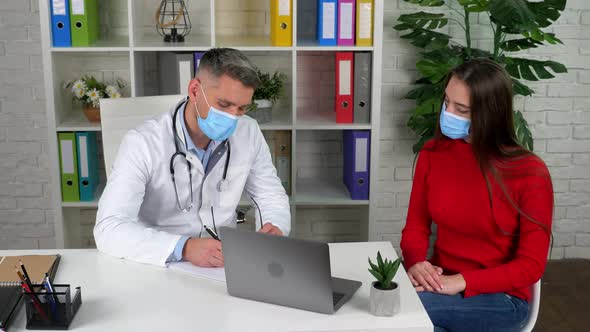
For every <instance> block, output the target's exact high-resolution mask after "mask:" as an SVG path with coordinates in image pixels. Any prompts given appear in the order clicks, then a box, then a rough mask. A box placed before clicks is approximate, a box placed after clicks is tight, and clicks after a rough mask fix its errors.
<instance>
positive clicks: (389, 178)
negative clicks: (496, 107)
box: [377, 0, 590, 259]
mask: <svg viewBox="0 0 590 332" xmlns="http://www.w3.org/2000/svg"><path fill="white" fill-rule="evenodd" d="M567 8H568V9H567V10H566V11H565V12H564V13H563V15H562V17H561V18H560V19H559V21H558V22H557V23H556V24H555V25H554V26H553V27H552V28H551V30H552V31H553V32H555V33H556V34H557V37H559V38H561V39H562V40H563V41H564V43H565V45H559V46H550V47H540V48H538V49H535V50H532V51H530V54H526V56H527V57H530V58H540V59H547V60H549V59H550V60H555V61H559V62H562V63H564V64H565V65H566V67H568V69H569V73H567V74H564V75H559V77H557V78H555V79H552V80H544V81H539V82H535V83H534V84H530V86H531V87H532V88H533V89H534V90H535V91H536V94H535V95H534V96H533V97H529V98H526V99H524V108H523V106H522V105H523V104H522V101H519V102H516V103H515V105H516V106H517V107H518V108H519V109H521V110H522V111H523V112H524V115H525V117H526V119H527V120H528V121H529V124H530V126H531V129H532V131H533V137H534V138H535V145H536V146H535V152H537V153H538V154H539V155H540V156H541V157H542V158H543V159H544V160H545V161H546V162H547V165H548V166H549V168H550V172H551V174H552V176H553V180H554V187H555V192H556V194H555V205H556V208H555V213H554V228H553V233H554V236H555V243H554V249H553V253H552V258H555V259H560V258H573V257H580V258H590V219H588V216H589V215H590V189H588V188H589V187H590V126H589V125H588V124H589V123H590V98H589V97H590V85H589V84H588V83H589V82H590V58H589V57H588V54H590V37H588V36H590V33H589V32H590V1H586V0H569V1H568V4H567ZM423 9H424V8H420V7H417V6H412V5H409V4H407V3H405V2H403V1H401V0H397V1H385V16H384V30H385V31H384V36H385V40H384V47H383V71H384V75H383V85H382V95H383V98H382V105H381V107H382V111H381V112H382V115H381V118H382V121H383V122H382V123H381V128H382V133H381V146H382V158H381V172H380V174H379V180H380V182H379V189H378V192H379V194H378V197H377V199H378V202H379V204H380V205H379V206H380V207H379V209H378V219H379V220H380V222H379V227H378V229H379V231H380V233H379V238H381V239H388V240H392V241H393V244H394V246H396V247H399V237H400V231H399V228H400V227H399V225H400V223H402V224H403V223H405V211H404V210H405V209H406V208H407V203H408V198H409V192H410V190H411V185H410V184H409V183H410V182H409V178H408V176H409V175H410V174H409V171H408V168H409V167H411V165H412V160H413V157H414V155H413V154H412V152H411V145H412V144H413V143H414V142H415V139H414V137H413V136H406V135H407V128H406V121H407V119H408V110H409V109H410V106H411V104H403V103H401V102H400V100H399V98H400V97H402V96H403V94H404V93H405V92H406V91H408V90H409V89H410V85H409V84H407V81H408V78H410V77H413V75H414V74H413V70H414V69H415V67H414V66H415V60H416V55H415V53H416V51H417V49H416V48H414V47H412V46H411V45H409V44H408V43H407V42H406V41H403V40H401V39H400V38H399V34H398V33H397V32H395V31H393V29H392V26H394V25H395V24H397V23H396V20H397V17H399V15H400V14H402V13H407V12H411V11H419V10H423ZM472 21H474V20H473V19H472ZM479 22H480V23H482V24H483V25H484V26H482V27H478V28H476V29H475V30H476V35H475V36H476V39H482V38H484V40H478V42H477V44H478V45H488V44H489V42H490V40H489V39H491V38H490V37H491V35H490V34H489V33H486V29H487V28H488V27H489V25H488V26H487V27H486V25H487V24H488V23H487V22H486V21H485V20H481V17H480V21H479ZM455 30H457V29H455V27H452V28H451V31H455ZM393 76H397V77H393ZM527 83H529V82H527ZM408 138H409V139H408ZM392 167H393V168H394V170H393V171H392V169H391V168H392ZM391 194H393V195H395V200H393V199H391ZM388 195H389V196H388ZM386 199H391V201H390V203H389V204H390V205H389V206H390V208H387V207H386V205H387V203H386V202H385V200H386ZM382 205H383V207H381V206H382ZM391 206H392V207H391ZM399 210H401V211H402V212H401V213H396V212H400V211H399ZM388 216H390V217H388Z"/></svg>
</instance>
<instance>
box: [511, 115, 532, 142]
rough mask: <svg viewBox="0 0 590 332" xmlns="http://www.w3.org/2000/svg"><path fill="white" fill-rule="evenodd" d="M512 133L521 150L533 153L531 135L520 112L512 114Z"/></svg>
mask: <svg viewBox="0 0 590 332" xmlns="http://www.w3.org/2000/svg"><path fill="white" fill-rule="evenodd" d="M514 132H515V133H516V140H517V141H518V143H519V144H520V145H521V146H522V147H523V148H525V149H528V150H529V151H533V135H532V134H531V130H530V129H529V126H528V124H527V122H526V120H525V119H524V117H523V116H522V113H521V112H520V111H515V112H514Z"/></svg>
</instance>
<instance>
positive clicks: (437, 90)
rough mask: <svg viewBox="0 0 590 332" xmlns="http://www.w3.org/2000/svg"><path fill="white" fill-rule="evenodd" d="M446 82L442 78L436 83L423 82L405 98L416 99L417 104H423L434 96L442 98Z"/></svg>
mask: <svg viewBox="0 0 590 332" xmlns="http://www.w3.org/2000/svg"><path fill="white" fill-rule="evenodd" d="M444 83H445V82H444V80H441V81H440V82H439V83H436V84H423V85H421V86H419V87H417V88H414V89H412V90H410V91H409V92H408V93H407V94H406V96H405V98H406V99H415V100H416V103H417V104H422V103H424V102H425V101H427V100H429V99H432V98H435V99H437V100H442V95H443V93H444Z"/></svg>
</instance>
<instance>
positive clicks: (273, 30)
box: [270, 0, 293, 46]
mask: <svg viewBox="0 0 590 332" xmlns="http://www.w3.org/2000/svg"><path fill="white" fill-rule="evenodd" d="M291 1H292V0H270V40H271V42H272V45H273V46H291V45H292V40H293V28H292V26H293V15H292V10H291V7H292V2H291Z"/></svg>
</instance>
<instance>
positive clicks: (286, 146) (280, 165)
mask: <svg viewBox="0 0 590 332" xmlns="http://www.w3.org/2000/svg"><path fill="white" fill-rule="evenodd" d="M274 137H275V144H276V146H275V149H274V150H275V155H276V168H277V176H278V177H279V179H280V180H281V183H282V184H283V187H285V191H286V192H287V195H291V132H290V131H288V130H277V131H275V132H274Z"/></svg>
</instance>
